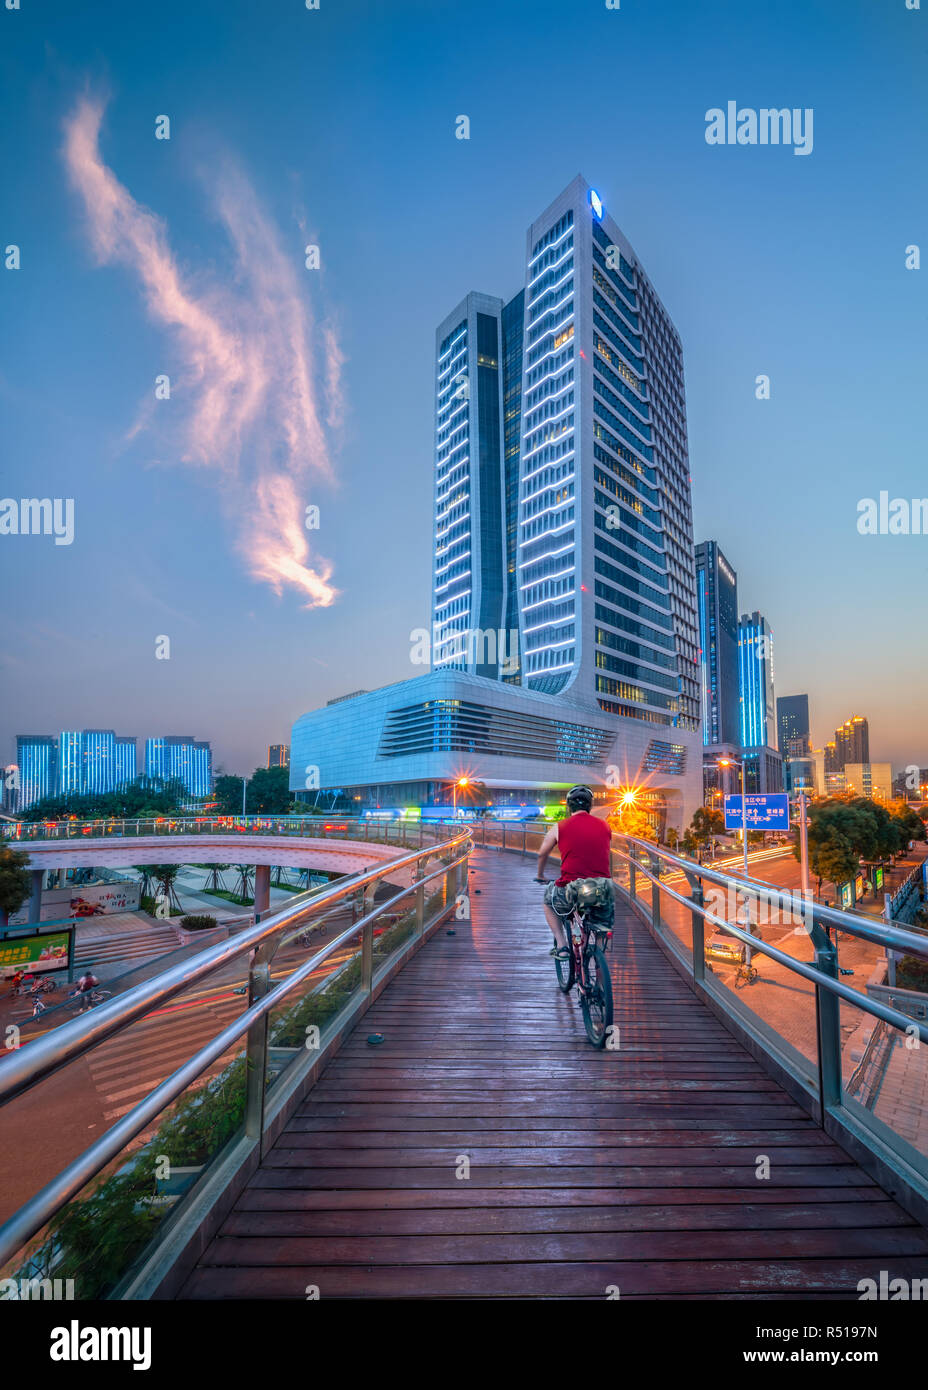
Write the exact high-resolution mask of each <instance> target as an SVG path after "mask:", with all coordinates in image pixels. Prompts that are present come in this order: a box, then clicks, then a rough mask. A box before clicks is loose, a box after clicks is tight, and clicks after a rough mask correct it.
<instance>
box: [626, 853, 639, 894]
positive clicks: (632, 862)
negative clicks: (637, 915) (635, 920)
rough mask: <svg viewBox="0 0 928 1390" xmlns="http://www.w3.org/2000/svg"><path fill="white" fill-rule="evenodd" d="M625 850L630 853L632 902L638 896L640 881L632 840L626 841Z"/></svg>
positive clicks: (629, 874) (629, 885)
mask: <svg viewBox="0 0 928 1390" xmlns="http://www.w3.org/2000/svg"><path fill="white" fill-rule="evenodd" d="M625 848H626V850H627V851H628V896H629V898H630V900H631V901H632V902H634V901H635V899H636V898H637V896H638V879H637V870H636V864H635V847H634V845H633V844H632V842H631V840H626V841H625Z"/></svg>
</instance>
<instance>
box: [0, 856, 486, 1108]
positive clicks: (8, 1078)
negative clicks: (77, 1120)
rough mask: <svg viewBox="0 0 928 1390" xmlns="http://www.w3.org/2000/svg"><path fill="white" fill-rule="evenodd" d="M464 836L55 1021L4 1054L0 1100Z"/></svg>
mask: <svg viewBox="0 0 928 1390" xmlns="http://www.w3.org/2000/svg"><path fill="white" fill-rule="evenodd" d="M469 838H470V836H469V834H468V833H467V832H466V831H465V832H462V833H461V834H460V835H457V836H455V837H453V838H452V839H451V840H447V841H444V842H441V843H438V844H433V845H429V846H425V847H423V848H421V849H417V850H413V851H411V852H410V853H409V854H406V855H401V856H400V857H399V858H397V859H389V860H385V861H384V862H383V863H381V864H378V865H376V866H375V867H374V868H372V869H365V870H362V871H360V872H358V873H356V874H350V875H347V876H346V877H345V878H342V879H339V880H338V881H337V883H334V884H331V885H330V886H329V887H328V888H325V889H322V890H321V891H320V892H318V893H316V894H314V896H313V897H312V899H311V901H309V902H304V903H302V904H300V903H295V904H294V903H288V904H287V905H286V906H285V907H283V908H281V909H280V910H279V911H277V912H275V913H273V914H272V915H270V916H268V917H266V918H265V919H264V920H262V921H260V922H256V923H255V925H254V926H252V927H248V928H246V929H245V930H244V931H242V932H239V933H238V934H237V935H236V936H234V937H229V938H228V939H227V940H225V941H220V942H217V943H216V945H214V946H207V947H206V948H205V950H203V951H201V952H200V953H199V954H197V955H196V956H194V957H192V958H191V959H190V960H188V961H181V962H180V963H179V964H177V965H175V966H173V967H172V968H171V969H169V970H167V971H165V972H164V973H163V974H161V975H156V976H154V977H153V978H152V979H150V980H143V981H142V983H141V984H138V985H136V986H135V987H134V988H133V989H130V990H128V991H127V992H126V993H125V994H122V995H120V996H119V997H118V998H116V999H112V1000H110V1001H109V1003H107V1004H103V1005H100V1006H98V1007H97V1008H95V1009H94V1010H93V1011H92V1012H91V1013H89V1014H85V1015H83V1016H82V1017H79V1018H75V1019H72V1020H71V1021H70V1022H69V1023H63V1024H61V1025H60V1027H58V1028H55V1029H54V1030H53V1031H52V1032H49V1033H46V1034H44V1035H43V1036H42V1037H40V1038H36V1039H34V1040H32V1041H30V1043H29V1045H28V1046H27V1047H25V1048H22V1049H20V1050H18V1051H14V1052H10V1053H7V1055H6V1058H5V1059H4V1060H2V1061H0V1104H2V1103H3V1102H4V1101H7V1100H10V1099H12V1098H13V1097H14V1096H16V1095H19V1094H20V1093H21V1092H23V1091H25V1090H27V1089H28V1088H29V1087H30V1086H33V1085H35V1083H36V1082H37V1081H40V1080H41V1079H42V1078H43V1077H45V1076H49V1075H51V1073H52V1072H55V1071H57V1070H59V1068H61V1067H63V1066H66V1065H67V1063H68V1062H71V1061H73V1060H74V1058H75V1057H80V1056H81V1055H82V1054H83V1053H85V1052H89V1051H90V1050H91V1049H92V1048H94V1047H97V1046H98V1045H99V1044H100V1043H102V1042H104V1041H105V1040H106V1039H107V1038H110V1037H112V1036H113V1034H114V1033H118V1032H120V1031H121V1030H122V1029H123V1028H126V1027H128V1025H129V1024H130V1023H133V1022H134V1021H135V1020H136V1019H139V1018H142V1017H144V1016H145V1014H147V1013H150V1012H151V1010H152V1009H154V1008H157V1007H158V1006H159V1005H160V1004H163V1003H165V1002H166V1001H167V1000H169V999H171V998H173V997H174V995H176V994H179V993H180V992H181V991H182V990H184V989H187V988H188V987H189V986H190V985H192V984H196V983H197V982H198V981H199V980H202V979H203V978H204V977H205V976H207V975H211V974H212V973H213V972H214V971H216V970H218V969H220V968H221V967H222V966H224V965H228V964H229V962H230V961H233V960H236V959H238V958H239V957H241V956H245V955H247V954H249V953H250V952H251V951H253V950H255V949H256V948H257V947H260V946H262V945H263V944H264V943H265V942H267V941H270V940H271V939H272V938H274V937H275V936H277V935H278V933H281V932H282V931H284V930H285V929H286V928H287V927H288V926H292V927H297V926H300V925H303V924H304V923H305V922H306V921H307V920H308V919H309V918H310V917H312V916H315V915H316V914H317V912H318V911H319V909H320V908H322V907H328V906H331V905H332V904H333V903H335V902H337V901H340V900H341V899H342V898H346V897H349V896H351V895H353V894H356V893H358V891H359V890H362V889H364V888H366V887H367V886H368V885H369V884H371V883H375V882H377V881H379V880H380V879H383V878H386V877H388V875H390V874H393V873H396V872H397V871H398V870H400V871H402V870H403V869H406V868H409V867H410V866H411V865H413V864H416V863H418V861H419V860H420V859H422V858H430V857H432V856H433V855H435V854H441V853H446V852H448V851H449V850H453V849H455V848H456V847H457V846H459V845H462V844H463V843H464V842H465V841H466V840H469Z"/></svg>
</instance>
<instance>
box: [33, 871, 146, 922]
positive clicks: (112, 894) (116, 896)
mask: <svg viewBox="0 0 928 1390" xmlns="http://www.w3.org/2000/svg"><path fill="white" fill-rule="evenodd" d="M141 889H142V885H141V884H140V883H139V881H138V879H120V880H118V881H117V882H116V883H69V884H66V885H65V887H64V888H46V890H45V892H44V893H43V894H42V907H41V910H40V912H39V921H40V922H60V921H61V920H62V918H64V917H75V918H82V917H102V916H104V915H105V914H106V913H108V912H138V910H139V906H140V903H141V899H140V893H141ZM28 921H29V911H28V905H27V906H26V907H22V908H20V910H19V911H18V912H16V913H11V915H10V926H11V927H15V926H24V925H25V924H26V923H27V922H28Z"/></svg>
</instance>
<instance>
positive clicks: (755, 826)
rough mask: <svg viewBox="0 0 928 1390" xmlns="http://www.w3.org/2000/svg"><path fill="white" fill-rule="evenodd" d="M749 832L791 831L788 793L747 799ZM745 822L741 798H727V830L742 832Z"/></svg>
mask: <svg viewBox="0 0 928 1390" xmlns="http://www.w3.org/2000/svg"><path fill="white" fill-rule="evenodd" d="M747 812H748V813H747V822H748V830H789V797H788V796H787V794H786V792H765V793H762V794H761V793H757V794H756V795H751V794H750V793H749V794H748V797H747ZM743 824H744V821H743V820H742V814H741V796H740V795H739V794H735V795H734V796H726V798H725V829H726V830H740V829H741V828H742V825H743Z"/></svg>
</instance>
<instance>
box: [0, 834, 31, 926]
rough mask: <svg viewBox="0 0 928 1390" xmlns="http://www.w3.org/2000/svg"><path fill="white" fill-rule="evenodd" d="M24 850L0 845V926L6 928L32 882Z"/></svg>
mask: <svg viewBox="0 0 928 1390" xmlns="http://www.w3.org/2000/svg"><path fill="white" fill-rule="evenodd" d="M28 863H29V855H28V854H27V853H26V851H25V850H22V849H13V848H12V847H11V846H10V845H0V925H2V926H4V927H5V926H7V925H8V923H9V920H10V916H11V914H12V913H14V912H18V911H19V909H20V908H21V907H22V905H23V903H24V902H25V901H26V899H27V898H28V897H29V893H30V890H31V888H32V881H31V878H30V874H29V870H28V869H27V868H26V865H27V864H28Z"/></svg>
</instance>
